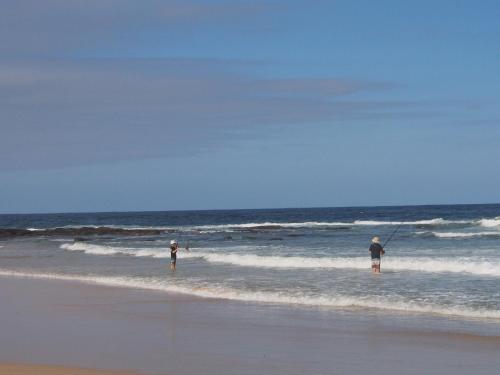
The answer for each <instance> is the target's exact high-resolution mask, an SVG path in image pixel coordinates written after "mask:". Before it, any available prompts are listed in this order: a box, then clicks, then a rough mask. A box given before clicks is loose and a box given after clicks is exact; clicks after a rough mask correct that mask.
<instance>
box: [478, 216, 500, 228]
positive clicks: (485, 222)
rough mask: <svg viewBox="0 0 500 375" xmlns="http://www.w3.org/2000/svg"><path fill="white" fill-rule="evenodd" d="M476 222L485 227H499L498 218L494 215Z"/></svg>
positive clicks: (499, 219)
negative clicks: (491, 217) (492, 217)
mask: <svg viewBox="0 0 500 375" xmlns="http://www.w3.org/2000/svg"><path fill="white" fill-rule="evenodd" d="M478 223H479V225H480V226H482V227H486V228H495V227H497V228H500V218H498V217H496V218H494V219H481V220H478Z"/></svg>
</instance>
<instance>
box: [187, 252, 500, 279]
mask: <svg viewBox="0 0 500 375" xmlns="http://www.w3.org/2000/svg"><path fill="white" fill-rule="evenodd" d="M189 256H190V257H196V256H198V257H201V258H203V259H205V260H206V261H208V262H212V263H221V264H232V265H236V266H240V267H256V268H276V269H279V268H296V269H301V268H304V269H314V268H317V269H321V268H332V269H334V268H337V269H344V268H345V269H367V268H370V259H369V258H368V257H350V258H347V257H345V258H342V257H336V258H333V257H332V258H331V257H317V258H315V257H307V258H306V257H297V256H290V257H283V256H260V255H254V254H234V253H226V254H221V253H205V252H192V253H190V255H189ZM382 265H383V268H384V269H385V270H394V271H418V272H431V273H432V272H436V273H443V272H452V273H468V274H474V275H481V276H494V277H500V261H492V260H484V261H478V260H477V259H475V258H468V257H460V258H427V257H426V258H424V257H420V258H419V257H392V256H391V257H384V258H383V259H382Z"/></svg>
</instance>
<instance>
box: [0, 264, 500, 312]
mask: <svg viewBox="0 0 500 375" xmlns="http://www.w3.org/2000/svg"><path fill="white" fill-rule="evenodd" d="M0 276H10V277H21V278H35V279H48V280H61V281H75V282H83V283H88V284H97V285H105V286H111V287H121V288H141V289H149V290H155V291H164V292H169V293H181V294H187V295H192V296H198V297H202V298H215V299H226V300H234V301H244V302H256V303H266V304H283V305H299V306H310V307H322V308H332V309H350V310H360V309H378V310H382V311H392V312H395V313H408V314H430V315H442V316H455V317H459V318H473V319H478V318H480V319H500V311H499V310H494V309H485V308H471V307H467V306H462V305H450V306H445V305H438V304H436V303H420V302H414V301H409V300H405V299H402V298H401V297H391V298H387V297H384V298H380V297H375V296H347V295H337V296H330V295H305V294H303V293H290V292H286V293H285V292H264V291H250V290H239V289H235V288H228V287H224V286H210V287H205V286H193V285H172V284H171V283H168V282H166V281H165V280H162V279H155V278H134V277H106V276H98V275H94V276H89V275H61V274H51V273H29V272H17V271H9V270H0Z"/></svg>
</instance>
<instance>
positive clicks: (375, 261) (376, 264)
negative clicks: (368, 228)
mask: <svg viewBox="0 0 500 375" xmlns="http://www.w3.org/2000/svg"><path fill="white" fill-rule="evenodd" d="M368 251H369V252H370V254H371V257H372V271H373V273H380V257H381V256H382V255H384V254H385V251H384V248H383V247H382V245H380V239H379V238H378V237H373V238H372V244H371V245H370V249H369V250H368Z"/></svg>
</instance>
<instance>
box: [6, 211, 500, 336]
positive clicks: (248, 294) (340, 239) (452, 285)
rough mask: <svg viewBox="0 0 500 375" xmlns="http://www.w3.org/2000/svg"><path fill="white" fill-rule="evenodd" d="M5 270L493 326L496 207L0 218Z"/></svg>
mask: <svg viewBox="0 0 500 375" xmlns="http://www.w3.org/2000/svg"><path fill="white" fill-rule="evenodd" d="M56 228H57V229H56ZM13 229H18V230H17V231H16V230H13ZM395 231H396V232H395ZM394 232H395V233H394ZM391 234H394V236H393V238H392V240H391V241H390V242H389V243H388V244H387V246H386V255H385V256H384V257H383V258H382V264H381V269H382V273H381V274H380V275H373V274H372V273H371V270H370V257H369V253H368V247H369V245H370V240H371V238H372V237H373V236H375V235H377V236H380V237H381V241H382V242H384V241H386V240H387V239H388V238H389V237H390V236H391ZM171 239H177V240H178V241H179V242H180V245H181V247H184V246H185V245H187V244H189V248H190V251H189V252H188V251H185V250H183V249H181V250H180V251H179V253H178V261H177V270H176V271H175V272H173V271H171V270H170V269H169V263H170V250H169V243H170V240H171ZM0 276H15V277H30V278H49V279H61V280H75V281H81V282H85V283H94V284H103V285H109V286H115V287H134V288H144V289H151V290H158V291H165V292H173V293H182V294H188V295H193V296H198V297H202V298H215V299H227V300H236V301H241V302H243V303H251V304H252V306H255V305H258V306H261V305H262V306H264V305H268V306H272V305H279V306H287V307H289V308H292V309H306V310H307V309H316V310H326V311H329V310H334V311H348V312H349V313H351V314H352V313H354V314H363V313H365V314H383V315H384V316H388V315H393V316H395V317H406V318H413V317H417V318H418V317H431V316H434V317H440V318H445V319H450V320H454V321H457V320H458V321H461V322H469V323H471V324H474V323H477V322H486V323H488V324H490V325H491V324H492V325H493V326H495V327H496V329H498V328H499V325H500V205H498V204H495V205H447V206H405V207H403V206H401V207H355V208H307V209H262V210H217V211H178V212H117V213H78V214H32V215H0Z"/></svg>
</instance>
